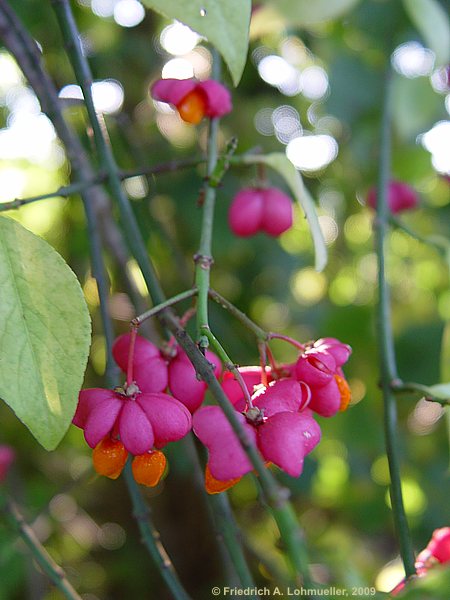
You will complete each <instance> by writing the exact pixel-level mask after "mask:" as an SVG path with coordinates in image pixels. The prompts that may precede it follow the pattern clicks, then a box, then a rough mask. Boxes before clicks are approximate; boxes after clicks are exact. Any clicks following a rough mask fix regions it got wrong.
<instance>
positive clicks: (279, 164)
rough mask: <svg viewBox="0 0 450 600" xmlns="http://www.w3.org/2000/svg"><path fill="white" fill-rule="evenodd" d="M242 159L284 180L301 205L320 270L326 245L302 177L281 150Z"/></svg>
mask: <svg viewBox="0 0 450 600" xmlns="http://www.w3.org/2000/svg"><path fill="white" fill-rule="evenodd" d="M242 160H243V162H245V163H247V164H253V163H263V164H265V165H267V166H268V167H271V168H272V169H274V170H275V171H277V172H278V173H279V174H280V175H281V176H282V177H283V179H284V180H285V181H286V183H287V185H288V186H289V187H290V189H291V192H292V194H293V196H294V198H295V199H296V200H297V202H298V203H299V205H300V206H301V207H302V209H303V212H304V213H305V216H306V218H307V220H308V223H309V228H310V230H311V236H312V239H313V243H314V250H315V253H316V261H315V266H316V270H317V271H322V270H323V269H324V268H325V265H326V264H327V247H326V245H325V240H324V238H323V234H322V230H321V229H320V225H319V219H318V218H317V213H316V207H315V204H314V200H313V199H312V198H311V196H310V194H309V192H308V190H307V189H306V187H305V185H304V184H303V179H302V177H301V175H300V173H299V172H298V171H297V169H296V168H295V167H294V165H293V164H292V163H291V162H290V160H289V159H288V158H287V157H286V155H285V154H282V153H281V152H274V153H272V154H265V155H263V154H261V155H258V154H254V155H252V154H247V155H244V156H243V157H242Z"/></svg>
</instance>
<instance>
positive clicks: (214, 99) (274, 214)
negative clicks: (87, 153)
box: [150, 79, 419, 237]
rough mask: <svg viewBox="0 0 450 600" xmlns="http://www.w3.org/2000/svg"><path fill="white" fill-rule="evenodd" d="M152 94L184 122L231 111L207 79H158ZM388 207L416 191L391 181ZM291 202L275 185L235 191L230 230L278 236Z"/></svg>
mask: <svg viewBox="0 0 450 600" xmlns="http://www.w3.org/2000/svg"><path fill="white" fill-rule="evenodd" d="M150 94H151V96H152V97H153V98H154V99H155V100H158V101H162V102H167V103H169V104H172V105H173V106H175V107H176V108H177V110H178V113H179V115H180V117H181V118H182V119H183V120H184V121H186V122H187V123H192V124H198V123H200V121H201V120H202V119H203V118H204V117H210V118H214V117H222V116H224V115H226V114H228V113H229V112H230V111H231V110H232V102H231V95H230V92H229V91H228V90H227V88H226V87H225V86H223V85H222V84H220V83H218V82H217V81H214V80H212V79H209V80H207V81H201V82H200V81H196V80H195V79H183V80H180V79H160V80H158V81H156V82H155V83H154V84H153V85H152V86H151V88H150ZM376 203H377V200H376V190H375V188H371V189H370V190H369V193H368V196H367V204H368V206H370V207H371V208H373V209H375V208H376ZM387 203H388V208H389V210H390V211H391V212H392V213H393V214H395V213H400V212H403V211H405V210H411V209H414V208H416V207H417V205H418V203H419V200H418V197H417V194H416V192H415V191H414V190H413V189H412V188H411V187H410V186H409V185H407V184H406V183H402V182H399V181H391V182H390V183H389V188H388V198H387ZM292 221H293V211H292V202H291V199H290V198H289V196H286V194H284V193H283V192H282V191H281V190H279V189H278V188H274V187H267V188H265V187H249V188H245V189H243V190H241V191H240V192H238V194H236V196H235V197H234V198H233V201H232V203H231V206H230V209H229V213H228V223H229V226H230V229H231V231H232V232H233V233H234V234H235V235H237V236H239V237H249V236H252V235H255V234H257V233H259V232H263V233H267V234H268V235H270V236H273V237H278V236H279V235H281V234H282V233H284V232H285V231H287V230H288V229H290V228H291V227H292Z"/></svg>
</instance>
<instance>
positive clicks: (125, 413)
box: [119, 400, 154, 455]
mask: <svg viewBox="0 0 450 600" xmlns="http://www.w3.org/2000/svg"><path fill="white" fill-rule="evenodd" d="M119 433H120V439H121V441H122V443H123V445H124V446H125V448H126V449H127V450H128V452H131V454H134V455H139V454H144V452H147V451H148V450H150V448H152V446H153V443H154V435H153V429H152V426H151V425H150V422H149V420H148V419H147V415H146V414H145V412H144V411H143V410H142V408H141V407H140V406H139V404H138V403H137V402H136V401H134V400H128V401H126V402H125V404H124V407H123V409H122V412H121V413H120V417H119Z"/></svg>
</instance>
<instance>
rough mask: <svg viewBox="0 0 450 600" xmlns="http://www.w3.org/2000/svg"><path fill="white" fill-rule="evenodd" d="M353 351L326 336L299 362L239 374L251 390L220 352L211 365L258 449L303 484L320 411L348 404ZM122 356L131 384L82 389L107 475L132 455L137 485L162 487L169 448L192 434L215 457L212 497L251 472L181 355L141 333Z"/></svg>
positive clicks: (125, 344)
mask: <svg viewBox="0 0 450 600" xmlns="http://www.w3.org/2000/svg"><path fill="white" fill-rule="evenodd" d="M350 352H351V349H350V347H349V346H347V345H346V344H343V343H341V342H339V341H338V340H336V339H334V338H324V339H322V340H319V341H317V342H315V343H314V344H309V345H307V346H304V350H303V351H302V352H301V354H300V356H299V358H298V360H297V361H296V363H294V364H291V365H283V366H281V367H276V366H275V365H274V366H273V367H272V369H269V368H265V369H262V368H261V367H242V368H240V369H239V371H240V374H241V377H242V380H243V382H244V386H242V387H241V385H240V384H239V383H238V382H237V381H236V380H235V379H234V376H233V375H232V374H231V373H230V372H225V373H224V374H222V367H221V364H220V361H219V360H218V358H217V357H216V356H215V354H213V353H212V352H209V351H207V352H206V358H207V359H208V360H209V362H210V363H211V364H212V365H213V366H214V371H215V375H216V377H218V378H220V379H221V381H222V387H223V390H224V392H225V394H226V396H227V397H228V399H229V401H230V402H231V404H232V405H233V406H234V408H235V410H236V415H237V418H238V419H239V420H240V421H241V423H242V426H243V427H244V429H245V431H246V432H247V434H248V436H249V440H250V442H251V443H253V444H255V445H257V447H258V448H259V450H260V452H261V454H262V455H263V457H264V458H265V460H266V461H268V462H269V463H273V464H275V465H277V466H278V467H279V468H281V469H282V470H284V471H285V472H286V473H288V474H290V475H292V476H294V477H298V476H299V475H300V474H301V472H302V467H303V459H304V457H305V455H306V454H308V453H309V452H311V450H313V448H314V447H315V446H316V445H317V443H318V442H319V440H320V428H319V425H318V424H317V423H316V421H315V420H314V418H313V411H314V412H316V413H318V414H319V415H322V416H327V417H329V416H332V415H334V414H335V413H336V412H337V411H338V410H345V409H346V408H347V406H348V403H349V401H350V390H349V387H348V384H347V382H346V380H345V378H344V375H343V372H342V365H343V364H344V363H345V362H346V361H347V359H348V357H349V356H350ZM113 354H114V358H115V360H116V362H117V364H118V365H119V367H120V368H121V369H122V370H123V371H124V372H127V373H128V374H129V373H130V367H131V369H132V373H133V375H132V381H129V383H128V384H127V385H125V386H124V387H122V388H116V389H114V390H106V389H101V388H94V389H87V390H82V391H81V392H80V396H79V403H78V407H77V411H76V414H75V417H74V419H73V423H74V424H75V425H76V426H77V427H80V428H81V429H83V430H84V435H85V439H86V441H87V443H88V444H89V446H90V447H91V448H93V449H94V453H93V460H94V467H95V469H96V470H97V472H98V473H100V474H102V475H106V476H108V477H111V478H113V479H115V478H117V477H118V476H119V475H120V473H121V471H122V469H123V467H124V465H125V463H126V460H127V458H128V453H130V454H132V455H133V456H134V459H133V462H132V469H133V474H134V477H135V479H136V481H137V482H138V483H142V484H144V485H149V486H154V485H156V484H157V483H158V481H159V480H160V478H161V477H162V475H163V473H164V470H165V466H166V460H165V457H164V454H163V453H162V452H160V450H161V449H162V448H163V447H164V446H165V445H166V444H168V443H169V442H174V441H177V440H180V439H181V438H183V437H184V436H185V435H186V434H187V433H188V432H189V431H190V430H191V428H192V427H193V429H194V433H195V434H196V435H197V437H198V438H199V439H200V440H201V441H202V442H203V443H204V444H205V446H206V447H207V448H208V450H209V461H208V466H207V469H206V487H207V490H208V491H209V492H210V493H217V492H221V491H223V490H225V489H227V488H228V487H230V486H231V485H234V483H236V481H238V480H239V479H240V478H241V477H242V476H243V475H244V474H245V473H247V472H249V471H251V470H252V466H251V463H250V462H249V460H248V458H247V455H246V454H245V452H244V451H243V450H242V447H241V445H240V443H239V441H238V438H237V436H236V434H235V433H234V431H233V430H232V428H231V426H230V424H229V422H228V420H227V419H226V417H225V415H224V413H223V412H222V409H221V408H219V407H218V406H205V407H203V408H201V405H202V403H203V401H204V397H205V393H206V384H205V383H204V382H203V381H199V380H198V379H197V376H196V373H195V370H194V368H193V366H192V365H191V363H190V362H189V360H188V358H187V357H186V355H185V354H184V353H183V352H182V351H181V350H178V351H175V355H174V356H172V355H165V354H163V353H162V352H161V351H160V350H159V349H158V348H157V347H156V346H155V345H153V344H152V343H151V342H149V341H148V340H146V339H144V338H142V337H140V336H137V337H136V338H135V342H134V345H133V342H132V334H124V335H122V336H120V337H119V338H118V339H117V340H116V341H115V343H114V346H113ZM172 354H173V352H172ZM244 387H245V388H246V390H245V389H244ZM167 391H169V392H170V394H171V395H169V393H167ZM246 392H247V393H246ZM192 415H193V417H192Z"/></svg>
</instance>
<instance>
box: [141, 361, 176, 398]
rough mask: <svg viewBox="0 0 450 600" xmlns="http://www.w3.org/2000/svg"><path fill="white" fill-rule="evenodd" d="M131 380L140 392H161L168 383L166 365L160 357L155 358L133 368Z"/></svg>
mask: <svg viewBox="0 0 450 600" xmlns="http://www.w3.org/2000/svg"><path fill="white" fill-rule="evenodd" d="M133 378H134V380H135V381H136V384H137V386H138V388H139V389H140V391H141V392H149V393H156V392H163V391H164V390H165V389H166V388H167V384H168V382H169V372H168V367H167V363H166V361H165V360H164V358H162V357H161V356H155V357H154V358H152V359H150V360H149V361H148V362H146V363H145V364H139V365H137V366H136V367H134V369H133Z"/></svg>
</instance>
